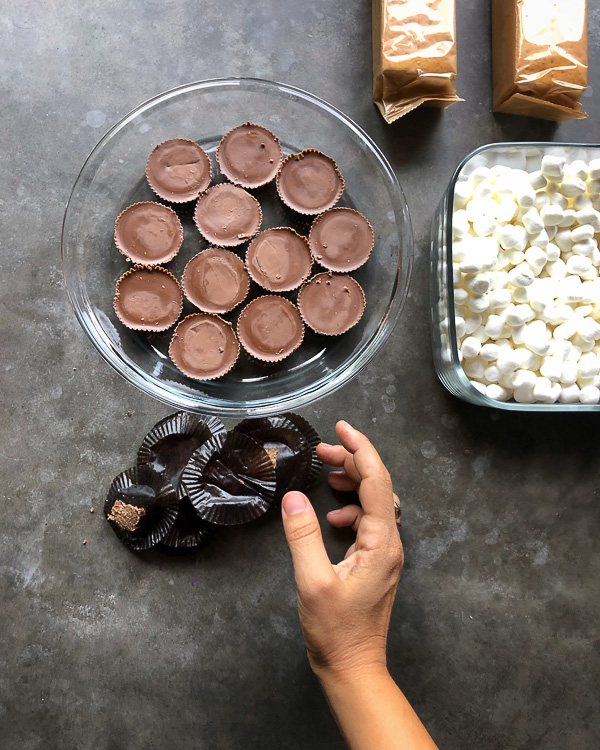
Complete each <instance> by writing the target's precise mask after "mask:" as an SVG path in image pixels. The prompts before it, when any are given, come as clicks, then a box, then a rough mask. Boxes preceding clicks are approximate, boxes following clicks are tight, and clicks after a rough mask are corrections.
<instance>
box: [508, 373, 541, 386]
mask: <svg viewBox="0 0 600 750" xmlns="http://www.w3.org/2000/svg"><path fill="white" fill-rule="evenodd" d="M536 378H537V376H536V374H535V373H533V372H531V370H516V372H515V373H514V375H513V378H512V384H513V388H523V386H529V387H530V388H533V386H534V385H535V381H536Z"/></svg>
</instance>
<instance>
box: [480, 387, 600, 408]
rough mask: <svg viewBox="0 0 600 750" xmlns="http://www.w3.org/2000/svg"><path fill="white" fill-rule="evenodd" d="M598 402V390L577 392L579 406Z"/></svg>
mask: <svg viewBox="0 0 600 750" xmlns="http://www.w3.org/2000/svg"><path fill="white" fill-rule="evenodd" d="M488 390H489V386H488V389H486V394H487V395H489V394H488ZM598 401H600V390H599V389H598V388H596V387H595V386H587V387H586V388H582V389H581V391H580V392H579V403H581V404H597V403H598Z"/></svg>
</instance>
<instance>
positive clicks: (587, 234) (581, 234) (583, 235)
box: [571, 224, 595, 243]
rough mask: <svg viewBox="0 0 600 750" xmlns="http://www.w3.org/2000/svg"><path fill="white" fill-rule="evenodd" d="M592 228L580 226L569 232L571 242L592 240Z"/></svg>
mask: <svg viewBox="0 0 600 750" xmlns="http://www.w3.org/2000/svg"><path fill="white" fill-rule="evenodd" d="M594 234H595V232H594V227H593V226H592V225H591V224H580V225H579V226H577V227H575V229H573V230H571V240H572V241H573V242H575V243H577V242H583V241H584V240H593V239H594Z"/></svg>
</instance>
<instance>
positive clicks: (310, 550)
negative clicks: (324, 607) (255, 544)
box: [281, 492, 335, 591]
mask: <svg viewBox="0 0 600 750" xmlns="http://www.w3.org/2000/svg"><path fill="white" fill-rule="evenodd" d="M281 515H282V517H283V528H284V530H285V536H286V539H287V542H288V544H289V546H290V552H291V553H292V560H293V563H294V572H295V574H296V584H297V586H298V589H299V590H300V591H302V590H303V589H305V588H307V587H311V586H312V585H314V584H315V583H317V582H326V581H328V580H330V579H331V578H333V577H334V576H335V573H334V571H333V567H332V565H331V562H330V560H329V557H328V556H327V551H326V550H325V545H324V544H323V537H322V536H321V527H320V526H319V522H318V520H317V516H316V514H315V511H314V509H313V507H312V505H311V504H310V500H309V499H308V498H307V497H306V495H304V494H303V493H302V492H288V493H287V494H286V495H284V497H283V500H282V502H281Z"/></svg>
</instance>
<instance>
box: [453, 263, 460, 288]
mask: <svg viewBox="0 0 600 750" xmlns="http://www.w3.org/2000/svg"><path fill="white" fill-rule="evenodd" d="M461 280H462V273H461V272H460V268H459V267H458V264H457V263H453V265H452V285H453V286H458V285H459V284H460V282H461Z"/></svg>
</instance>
